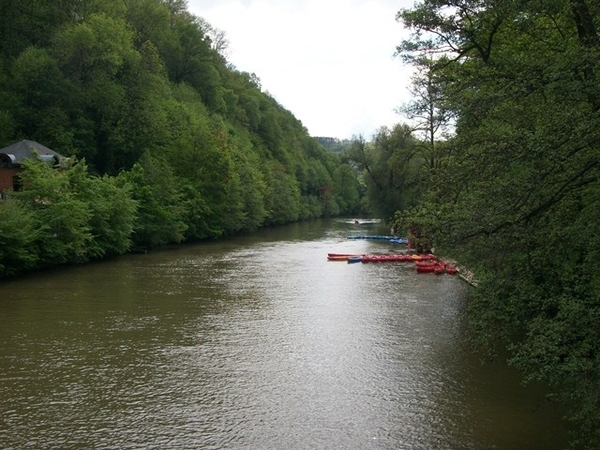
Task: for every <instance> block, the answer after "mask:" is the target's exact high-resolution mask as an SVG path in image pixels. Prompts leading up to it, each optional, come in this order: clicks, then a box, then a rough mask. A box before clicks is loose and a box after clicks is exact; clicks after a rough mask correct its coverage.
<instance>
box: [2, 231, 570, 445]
mask: <svg viewBox="0 0 600 450" xmlns="http://www.w3.org/2000/svg"><path fill="white" fill-rule="evenodd" d="M360 227H361V228H360V229H358V230H357V228H356V226H355V225H354V224H353V221H343V220H335V221H329V222H325V221H318V222H309V223H301V224H294V225H291V226H289V227H282V228H278V229H274V230H264V231H262V232H260V233H257V234H255V235H253V236H248V237H237V238H235V239H230V240H227V241H222V242H212V243H206V244H201V245H193V246H184V247H179V248H176V249H171V250H165V251H159V252H153V253H149V254H147V255H133V256H126V257H123V258H119V259H116V260H114V261H109V262H103V263H100V264H93V265H89V266H86V267H79V268H74V269H68V270H63V271H57V272H53V273H44V274H39V275H36V276H31V277H27V278H25V279H20V280H15V281H12V282H7V283H4V284H3V285H0V299H1V300H0V342H1V344H2V345H1V347H0V396H1V397H0V412H1V416H2V427H1V428H0V442H3V446H4V447H3V448H19V449H21V448H119V449H121V448H161V449H181V448H202V449H210V448H214V449H221V448H256V449H269V448H274V449H275V448H277V449H284V448H285V449H288V448H297V449H300V448H307V449H308V448H311V449H315V448H328V449H449V450H455V449H492V448H494V449H521V448H544V449H550V450H551V449H558V448H560V443H561V442H564V435H563V433H562V432H561V431H560V426H559V422H558V414H557V413H556V412H554V411H552V410H551V409H550V408H549V407H548V406H547V405H542V404H540V402H539V397H538V395H537V394H538V392H534V391H533V390H530V389H523V388H522V387H521V386H520V385H519V384H518V382H517V378H516V377H515V376H514V374H513V373H512V372H510V371H509V370H507V369H506V368H505V367H503V366H495V367H480V366H479V364H478V362H477V361H476V360H475V359H473V358H472V357H471V355H470V354H469V353H468V351H467V349H466V348H465V345H464V341H465V336H464V322H463V320H464V319H463V310H464V305H465V302H466V300H467V297H468V290H469V289H470V288H469V287H468V286H466V285H465V284H464V283H462V282H461V281H460V280H459V279H458V278H456V277H451V276H445V275H444V276H435V275H422V274H421V275H419V274H416V272H415V271H414V268H413V267H411V266H410V265H407V264H406V263H371V264H346V263H340V262H328V261H326V257H325V256H326V253H327V252H328V251H336V252H355V253H367V252H368V253H371V252H390V251H394V252H395V251H398V248H397V247H390V244H388V243H386V242H376V241H365V240H348V239H346V236H347V235H348V234H356V233H357V232H359V231H363V230H365V232H367V231H374V230H375V229H374V228H372V227H374V225H373V224H363V225H360ZM369 227H371V228H369ZM548 430H552V431H551V432H549V431H548Z"/></svg>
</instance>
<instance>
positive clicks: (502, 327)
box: [396, 0, 600, 449]
mask: <svg viewBox="0 0 600 450" xmlns="http://www.w3.org/2000/svg"><path fill="white" fill-rule="evenodd" d="M398 18H399V20H401V21H402V22H403V23H404V24H405V25H406V26H408V27H409V28H411V29H412V30H413V31H414V34H413V36H412V37H411V38H410V39H409V40H407V41H406V42H403V43H402V44H401V45H400V46H399V47H398V53H399V55H401V56H402V57H404V58H405V59H406V60H407V61H409V62H412V63H414V64H415V65H416V67H419V68H421V69H425V70H422V75H421V83H420V86H421V88H420V89H421V92H427V93H428V94H429V99H430V101H429V102H425V103H424V104H427V103H429V104H430V106H431V108H430V111H431V112H435V111H437V112H435V113H432V114H430V115H429V117H430V118H429V119H428V120H426V122H429V124H430V125H434V123H435V121H437V120H441V121H442V123H445V124H446V125H447V126H453V127H454V131H455V132H454V135H453V136H452V137H451V138H449V139H447V140H445V141H444V145H443V146H442V148H441V149H440V148H438V150H441V151H437V150H436V151H435V155H436V158H437V159H438V164H430V165H429V166H428V167H427V171H426V172H427V177H426V181H427V191H426V193H425V194H424V197H423V199H422V201H421V202H419V204H418V205H416V206H415V207H414V208H412V209H411V210H410V211H408V210H401V211H398V212H397V215H396V224H397V226H403V227H405V226H407V225H408V224H413V225H418V227H420V228H421V230H422V231H423V232H424V233H426V234H427V235H428V236H429V237H430V238H432V239H433V240H434V243H435V245H436V248H438V249H439V250H440V251H441V252H443V253H445V254H447V255H451V256H454V257H456V258H457V259H459V260H460V261H461V262H463V263H464V264H465V265H467V266H470V267H471V268H473V269H474V271H475V274H476V276H477V279H478V288H477V289H476V290H475V294H474V299H473V301H472V303H471V305H470V311H469V312H470V319H471V323H472V325H473V328H474V331H475V332H476V336H477V337H478V338H479V343H480V344H485V345H486V348H488V349H489V350H490V352H492V351H493V350H494V348H497V346H499V345H500V346H503V347H505V348H507V349H508V351H509V358H510V362H511V363H512V364H513V365H515V366H516V367H518V368H519V369H521V370H522V371H523V372H524V374H525V376H526V379H527V380H543V381H545V382H546V383H548V384H549V385H550V386H551V387H552V388H553V390H554V393H555V396H554V398H557V399H560V400H562V401H564V403H565V404H566V405H568V406H569V408H570V409H569V415H568V417H569V419H571V420H572V421H573V423H574V425H576V427H575V428H574V430H575V432H574V434H573V436H574V439H573V445H574V446H575V447H581V448H589V449H592V448H598V447H600V351H599V349H600V271H599V270H598V266H597V265H596V262H597V261H598V257H599V256H600V240H599V237H598V232H597V227H598V224H599V223H600V222H599V219H600V212H599V211H600V178H599V176H600V36H599V35H598V27H600V6H599V3H598V2H595V1H590V0H544V1H526V2H522V1H520V2H516V1H504V0H503V1H497V0H476V1H475V0H466V1H450V0H448V1H440V0H422V1H420V2H418V3H417V4H416V5H415V6H414V7H413V8H412V9H406V10H402V11H400V12H399V14H398ZM420 111H422V112H426V109H421V110H420ZM421 117H425V116H421ZM435 129H436V128H435V127H433V128H431V130H435ZM431 148H434V147H431Z"/></svg>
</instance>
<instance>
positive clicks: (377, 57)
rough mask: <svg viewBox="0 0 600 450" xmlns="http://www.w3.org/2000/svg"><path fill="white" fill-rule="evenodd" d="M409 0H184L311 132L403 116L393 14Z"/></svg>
mask: <svg viewBox="0 0 600 450" xmlns="http://www.w3.org/2000/svg"><path fill="white" fill-rule="evenodd" d="M412 3H413V1H412V0H397V1H392V0H286V1H282V0H219V1H218V2H215V1H209V0H188V9H189V11H190V12H191V13H193V14H195V15H197V16H201V17H203V18H204V19H206V20H207V21H208V22H209V23H210V24H211V25H212V26H213V27H216V28H218V29H221V30H223V31H225V33H226V36H227V39H228V40H229V53H228V60H229V61H230V62H231V63H232V64H234V65H235V66H236V68H237V69H238V70H241V71H245V72H250V73H255V74H256V75H257V76H258V78H259V79H260V80H261V85H262V87H263V90H266V91H268V92H269V93H270V94H271V95H272V96H273V97H274V98H275V99H276V100H277V101H278V102H279V103H280V104H281V105H283V106H284V107H285V108H286V109H288V110H289V111H291V112H292V114H294V116H296V117H297V118H298V119H299V120H300V121H302V123H303V124H304V126H305V127H306V128H307V129H308V131H309V133H310V134H311V135H312V136H331V137H338V138H350V137H352V136H353V135H359V134H361V135H363V136H364V137H365V138H367V139H368V138H370V137H371V135H372V134H373V133H375V132H376V130H377V129H378V128H379V127H380V126H384V125H387V126H390V125H393V124H395V123H398V122H402V121H403V118H402V117H401V116H399V115H398V114H396V113H395V112H394V109H395V108H397V107H399V106H401V104H402V103H403V102H406V101H407V100H408V91H407V87H408V84H409V76H410V69H409V68H407V67H405V66H403V65H402V64H401V62H400V60H399V59H398V58H394V57H393V54H394V51H395V48H396V46H397V45H398V44H400V42H401V41H402V39H403V38H405V37H406V36H407V34H406V32H405V31H404V30H403V29H402V26H401V25H400V24H399V23H398V22H396V20H395V16H396V13H397V12H398V10H399V9H401V8H410V7H411V6H412Z"/></svg>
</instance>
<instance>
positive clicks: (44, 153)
mask: <svg viewBox="0 0 600 450" xmlns="http://www.w3.org/2000/svg"><path fill="white" fill-rule="evenodd" d="M37 157H39V158H41V159H42V161H45V162H46V163H48V164H49V165H52V166H56V165H58V164H60V161H61V160H62V159H64V157H63V156H62V155H59V154H58V153H56V152H55V151H54V150H50V149H49V148H48V147H46V146H44V145H42V144H40V143H38V142H35V141H28V140H23V141H19V142H16V143H14V144H12V145H9V146H8V147H4V148H2V149H0V198H2V197H4V196H5V195H6V192H7V191H18V190H19V189H20V186H21V184H20V180H19V177H18V174H19V173H20V172H22V171H23V162H24V161H26V160H28V159H36V158H37Z"/></svg>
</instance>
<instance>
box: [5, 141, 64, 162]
mask: <svg viewBox="0 0 600 450" xmlns="http://www.w3.org/2000/svg"><path fill="white" fill-rule="evenodd" d="M36 153H37V155H39V157H40V158H41V159H42V160H43V161H46V162H47V163H48V164H52V165H55V164H58V163H59V162H60V160H61V159H63V156H62V155H60V154H59V153H56V152H55V151H54V150H50V149H49V148H48V147H46V146H45V145H42V144H40V143H39V142H35V141H28V140H23V141H19V142H16V143H14V144H12V145H9V146H8V147H4V148H2V149H0V167H20V166H21V165H22V164H23V162H24V161H25V160H28V159H35V158H36Z"/></svg>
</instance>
